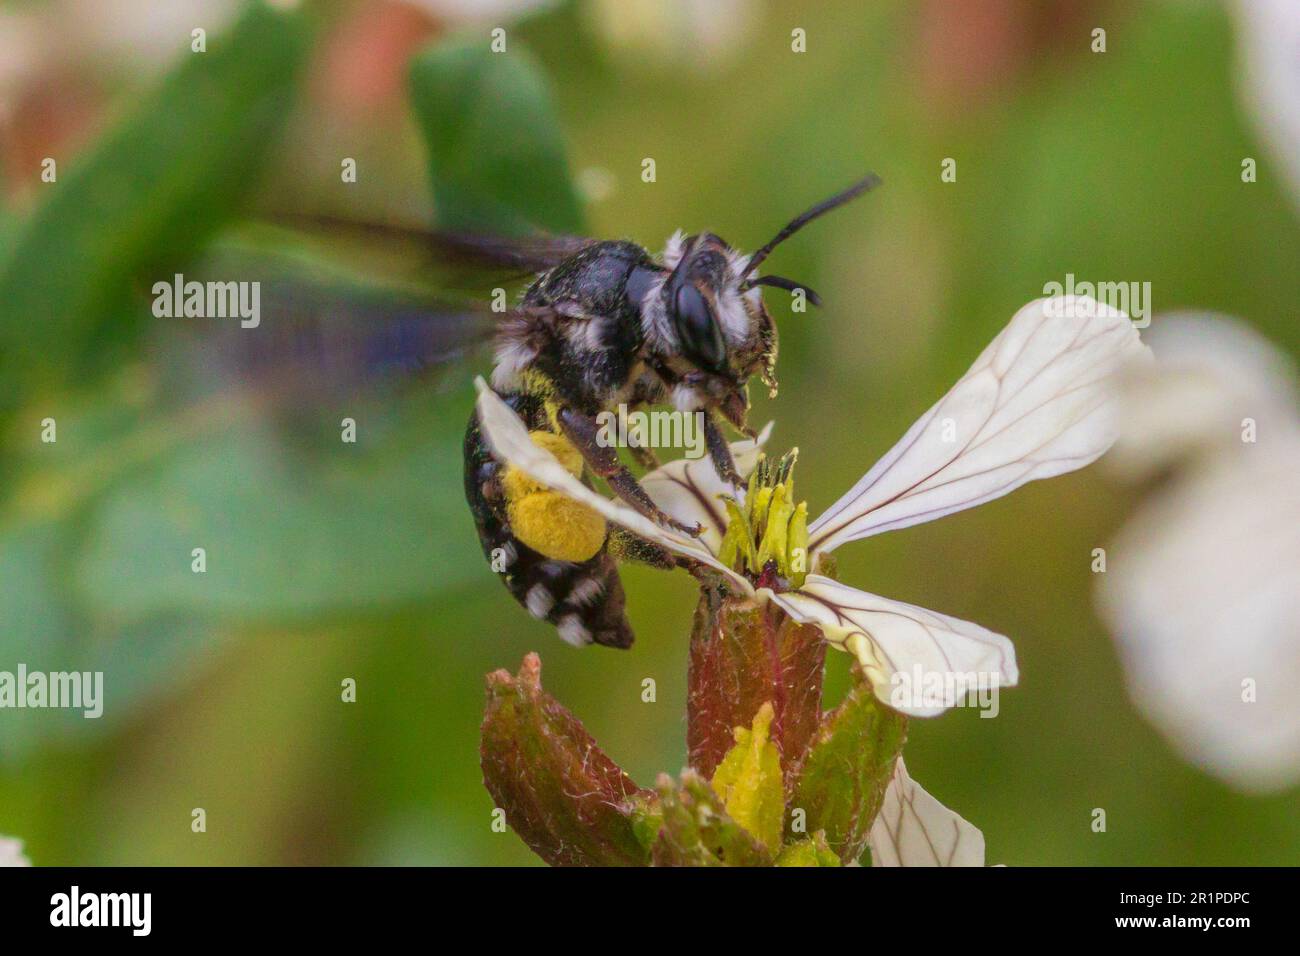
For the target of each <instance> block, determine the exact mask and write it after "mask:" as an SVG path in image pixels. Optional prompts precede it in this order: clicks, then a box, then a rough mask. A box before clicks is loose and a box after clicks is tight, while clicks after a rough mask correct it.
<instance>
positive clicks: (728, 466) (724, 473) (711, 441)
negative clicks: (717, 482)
mask: <svg viewBox="0 0 1300 956" xmlns="http://www.w3.org/2000/svg"><path fill="white" fill-rule="evenodd" d="M704 444H705V447H707V448H708V449H709V457H710V458H711V459H713V467H714V468H715V469H716V470H717V472H718V477H719V478H721V479H722V480H723V481H725V482H727V484H729V485H732V486H734V487H737V488H738V487H740V485H741V481H740V472H738V471H736V460H735V459H734V458H732V457H731V446H730V445H728V444H727V437H726V436H725V435H723V434H722V429H721V428H719V427H718V420H717V419H716V418H714V417H713V415H711V414H710V413H708V412H705V413H704Z"/></svg>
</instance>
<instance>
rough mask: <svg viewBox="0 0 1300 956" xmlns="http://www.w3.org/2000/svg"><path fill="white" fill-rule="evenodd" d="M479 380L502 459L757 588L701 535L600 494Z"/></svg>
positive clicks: (481, 409) (486, 428) (488, 434)
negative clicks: (673, 528) (697, 536)
mask: <svg viewBox="0 0 1300 956" xmlns="http://www.w3.org/2000/svg"><path fill="white" fill-rule="evenodd" d="M474 384H475V385H476V386H477V388H478V416H479V424H480V425H481V426H482V429H483V435H484V437H485V438H487V441H488V444H489V445H490V446H491V447H492V451H493V453H494V454H495V455H496V456H497V457H498V458H500V459H501V460H502V461H504V462H506V463H507V464H509V465H510V466H512V467H514V468H518V469H519V470H520V471H522V472H523V473H524V474H526V475H528V476H529V477H530V478H532V479H533V480H534V481H537V482H540V483H541V484H543V485H545V486H546V487H548V488H550V489H551V490H553V491H558V492H560V493H562V494H564V495H566V496H567V497H569V498H572V499H574V500H575V501H578V502H581V503H582V504H584V505H586V506H587V507H589V508H591V509H592V510H594V511H596V512H598V513H599V514H601V515H603V516H604V517H605V518H606V519H607V520H609V521H612V522H614V523H615V524H617V525H620V526H622V527H624V528H626V529H628V530H629V531H631V532H633V533H635V534H638V535H640V536H641V537H643V538H645V539H646V540H648V541H653V542H655V543H656V544H659V545H662V546H663V547H665V548H667V549H668V550H670V551H672V552H674V553H675V554H680V555H683V556H685V557H688V558H692V559H694V560H696V561H699V562H700V563H702V564H707V565H709V566H710V567H712V568H714V569H716V570H718V571H721V572H722V573H723V574H725V575H726V576H727V577H728V578H730V579H731V580H732V581H733V582H734V583H735V584H736V585H737V586H738V587H740V588H742V590H744V591H746V592H751V591H752V590H753V589H752V588H751V587H750V585H749V582H748V581H746V580H745V579H744V578H743V577H741V576H740V575H739V574H736V573H735V572H734V571H732V570H731V569H730V568H728V567H727V566H726V565H724V564H722V563H721V562H720V561H718V559H717V558H716V557H714V555H713V552H712V551H710V550H709V549H708V547H706V546H705V545H704V544H703V543H701V542H700V541H698V540H696V539H694V538H692V537H690V536H689V535H685V534H680V533H678V532H676V531H669V530H667V529H665V528H661V527H660V526H659V525H657V524H655V523H654V522H653V521H651V520H650V519H649V518H646V517H644V516H642V515H641V514H639V513H638V512H636V511H634V510H633V509H632V508H630V507H629V506H628V505H625V504H623V503H622V502H621V501H616V500H613V499H610V498H606V497H605V496H604V495H601V494H597V493H596V492H595V491H592V490H591V489H590V488H588V487H587V486H586V485H584V484H583V483H582V482H581V481H579V480H578V479H577V478H574V477H573V475H571V474H569V472H568V471H566V470H565V468H564V466H563V465H561V464H560V463H559V462H558V461H556V459H555V456H554V455H552V454H551V453H550V452H548V451H546V450H545V449H542V448H539V447H538V446H537V445H535V444H533V441H532V439H531V438H529V436H528V429H527V427H526V426H525V425H524V423H523V421H522V420H521V419H520V418H519V416H518V415H516V414H515V412H514V410H513V409H511V408H510V406H508V405H507V404H506V403H505V402H503V401H502V400H501V399H500V397H498V396H497V394H496V393H495V392H494V391H492V389H491V388H490V387H489V386H488V384H487V382H485V381H483V379H482V378H478V379H475V382H474Z"/></svg>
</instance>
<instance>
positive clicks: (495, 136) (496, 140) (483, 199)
mask: <svg viewBox="0 0 1300 956" xmlns="http://www.w3.org/2000/svg"><path fill="white" fill-rule="evenodd" d="M410 88H411V104H412V107H413V108H414V110H415V116H416V120H417V121H418V123H419V126H420V130H421V132H422V133H423V135H424V141H425V145H426V147H427V148H428V151H429V177H430V182H431V184H432V187H433V199H434V205H435V209H436V214H437V221H438V224H439V225H440V226H442V227H443V228H446V229H467V230H479V231H489V232H498V233H507V234H508V233H523V232H528V231H531V230H532V229H536V228H542V229H546V230H549V231H552V232H581V231H582V228H583V216H582V210H581V206H580V205H579V202H578V195H577V192H576V190H575V189H574V186H573V182H572V180H571V179H570V176H569V166H568V160H567V158H566V152H565V147H564V140H563V137H562V135H561V133H560V123H559V119H558V117H557V116H556V114H555V106H554V104H553V102H552V99H551V93H550V89H549V87H548V84H547V82H546V78H545V75H544V74H543V72H542V70H541V68H540V67H539V66H538V65H537V63H536V62H535V61H534V60H533V58H532V57H531V56H530V55H529V54H528V53H527V52H526V51H524V50H523V49H521V48H520V47H519V46H518V45H517V44H515V42H514V41H513V40H512V41H511V45H510V47H509V51H508V52H506V53H493V52H491V50H490V49H489V48H488V44H487V42H486V39H483V38H478V37H475V38H473V39H469V38H466V39H462V40H453V41H449V42H445V43H440V44H438V45H437V46H435V47H433V48H432V49H430V50H428V51H427V52H425V53H422V54H421V55H420V56H418V57H417V58H416V59H415V61H414V62H413V63H412V65H411V73H410Z"/></svg>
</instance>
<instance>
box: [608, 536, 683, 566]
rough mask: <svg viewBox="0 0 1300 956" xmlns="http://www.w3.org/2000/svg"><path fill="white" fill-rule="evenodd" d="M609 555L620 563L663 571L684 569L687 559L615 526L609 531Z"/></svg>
mask: <svg viewBox="0 0 1300 956" xmlns="http://www.w3.org/2000/svg"><path fill="white" fill-rule="evenodd" d="M609 553H610V554H612V555H613V556H614V557H616V558H618V559H619V560H620V561H636V562H638V563H640V564H648V565H650V567H652V568H658V569H659V570H661V571H671V570H672V569H673V568H677V567H682V566H683V565H684V562H685V561H686V559H685V558H679V557H678V556H677V555H675V554H673V553H672V552H671V551H669V550H668V549H667V548H663V547H660V546H659V545H657V544H655V543H654V542H653V541H647V540H646V539H645V538H643V537H641V536H640V535H638V534H633V533H632V532H631V531H628V530H627V529H626V528H619V527H616V526H614V525H610V529H609Z"/></svg>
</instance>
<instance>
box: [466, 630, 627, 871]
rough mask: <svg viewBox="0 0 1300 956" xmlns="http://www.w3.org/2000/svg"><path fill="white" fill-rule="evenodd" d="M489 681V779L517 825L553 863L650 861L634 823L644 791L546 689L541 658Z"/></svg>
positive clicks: (485, 749)
mask: <svg viewBox="0 0 1300 956" xmlns="http://www.w3.org/2000/svg"><path fill="white" fill-rule="evenodd" d="M487 683H488V703H487V712H486V714H485V715H484V718H483V739H482V748H481V757H482V765H483V783H484V785H485V786H486V787H487V789H488V792H489V793H490V794H491V795H492V798H493V800H495V801H496V805H497V807H498V808H500V809H502V810H504V811H505V815H506V823H507V824H508V825H509V826H510V828H511V829H513V830H514V831H515V832H516V833H517V834H519V836H520V837H521V838H522V839H523V841H524V842H525V843H527V844H528V846H529V847H530V848H531V849H532V850H533V852H534V853H536V854H537V855H538V856H540V857H541V858H542V859H543V860H545V861H546V862H547V863H550V864H551V865H552V866H644V865H645V864H646V863H647V862H648V854H647V852H646V849H645V846H644V845H643V844H642V842H641V840H639V839H638V836H637V832H636V829H635V827H634V823H633V816H634V810H633V804H634V801H635V798H636V797H637V796H638V795H640V794H641V791H640V790H639V789H638V788H637V786H636V784H635V783H633V782H632V779H631V778H630V777H629V776H628V775H627V774H625V773H624V772H623V771H622V770H621V769H619V767H618V766H617V765H616V764H615V763H614V762H613V761H612V760H610V759H609V757H608V756H606V755H605V753H604V752H603V751H602V750H601V749H600V748H599V747H597V746H596V742H595V741H594V740H593V739H592V737H591V735H590V734H588V733H587V731H586V730H585V729H584V728H583V726H582V724H581V723H580V722H579V721H578V719H577V718H576V717H574V716H573V715H572V714H571V713H569V711H567V710H566V709H565V708H564V707H562V706H561V705H560V704H559V703H557V702H556V701H555V699H554V698H552V697H551V696H550V695H549V694H547V693H546V692H545V691H543V690H542V684H541V661H540V660H539V659H538V657H537V655H536V654H529V655H528V656H527V657H525V658H524V662H523V666H522V667H520V669H519V674H518V676H516V677H511V676H510V674H508V673H507V672H506V671H503V670H499V671H496V672H495V673H492V674H489V675H488V680H487Z"/></svg>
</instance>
